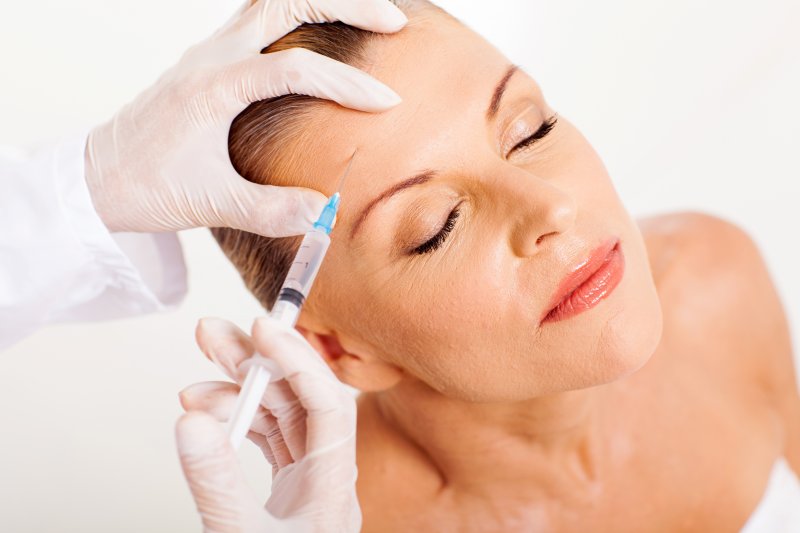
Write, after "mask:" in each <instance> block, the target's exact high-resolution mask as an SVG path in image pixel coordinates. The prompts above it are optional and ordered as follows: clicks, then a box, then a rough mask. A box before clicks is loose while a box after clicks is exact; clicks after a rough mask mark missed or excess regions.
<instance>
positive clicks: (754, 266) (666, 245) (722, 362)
mask: <svg viewBox="0 0 800 533" xmlns="http://www.w3.org/2000/svg"><path fill="white" fill-rule="evenodd" d="M639 227H640V229H641V231H642V234H643V236H644V240H645V243H646V246H647V249H648V253H649V254H650V262H651V266H652V269H653V276H654V279H655V280H656V285H657V287H658V292H659V296H660V297H661V300H662V307H663V308H664V317H665V335H666V334H669V335H670V340H671V341H672V342H673V343H674V345H675V346H680V348H681V349H682V350H684V351H685V353H686V355H687V357H689V358H691V363H692V364H703V363H707V364H708V367H709V370H710V371H712V372H713V373H714V374H713V375H718V376H720V377H722V378H723V379H728V380H731V381H733V382H737V383H741V384H745V385H746V386H747V387H748V388H749V390H754V391H756V392H757V394H758V395H759V397H762V398H765V399H766V401H767V402H768V405H769V406H770V407H772V408H773V409H774V411H775V412H776V413H777V414H779V416H780V418H782V419H783V421H784V424H783V425H784V427H785V429H787V430H788V431H789V432H790V433H792V432H794V433H796V434H797V436H796V437H795V439H797V440H799V441H800V416H798V415H800V399H798V392H797V384H796V380H795V369H794V362H793V352H792V346H791V337H790V333H789V325H788V321H787V319H786V314H785V312H784V309H783V305H782V302H781V298H780V296H779V294H778V291H777V290H776V287H775V285H774V283H773V280H772V276H771V275H770V272H769V268H768V266H767V264H766V262H765V261H764V258H763V256H762V254H761V251H760V250H759V247H758V245H757V244H756V242H755V240H754V239H753V237H752V236H751V235H750V234H749V233H748V232H747V231H746V230H744V229H743V228H741V227H740V226H738V225H736V224H734V223H733V222H731V221H728V220H725V219H723V218H719V217H716V216H713V215H709V214H705V213H699V212H678V213H669V214H664V215H658V216H653V217H648V218H645V219H642V220H640V221H639ZM667 328H669V330H670V332H669V333H667ZM668 342H669V340H668ZM794 418H797V420H796V422H792V420H793V419H794ZM792 428H793V429H792ZM799 444H800V443H799ZM794 446H795V447H797V445H794ZM798 453H800V449H798V450H794V451H793V452H792V453H790V454H789V455H792V454H794V455H797V454H798ZM796 461H800V457H797V458H796Z"/></svg>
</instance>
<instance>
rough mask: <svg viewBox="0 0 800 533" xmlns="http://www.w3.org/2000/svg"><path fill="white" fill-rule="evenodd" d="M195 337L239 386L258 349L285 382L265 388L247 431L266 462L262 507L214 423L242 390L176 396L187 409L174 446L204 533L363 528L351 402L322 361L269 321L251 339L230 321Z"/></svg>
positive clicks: (211, 324) (222, 387) (229, 386)
mask: <svg viewBox="0 0 800 533" xmlns="http://www.w3.org/2000/svg"><path fill="white" fill-rule="evenodd" d="M197 340H198V344H199V345H200V347H201V348H202V349H203V351H204V353H205V354H206V355H207V356H208V357H209V358H210V359H211V360H212V361H214V362H215V363H216V364H217V365H219V366H220V367H221V368H222V369H224V370H225V372H226V373H227V374H228V375H229V376H231V377H236V378H237V379H238V380H239V381H242V380H243V379H244V376H243V375H240V374H239V372H238V367H239V365H240V364H241V363H242V362H243V361H245V360H246V359H248V358H249V357H250V356H252V355H253V353H255V351H258V353H259V354H261V355H262V356H264V357H266V358H268V359H271V360H272V361H274V362H275V363H276V364H277V366H278V367H279V368H280V369H281V371H282V372H283V373H284V376H285V377H284V378H283V379H281V380H280V381H277V382H274V383H271V384H270V385H269V387H268V389H267V392H266V393H265V395H264V398H263V400H262V407H261V408H259V413H258V415H257V416H256V419H255V420H254V422H253V425H252V427H251V431H250V433H249V435H248V438H249V439H250V440H252V441H253V442H255V443H256V444H257V445H258V446H260V447H261V449H262V451H263V452H264V455H265V457H266V458H267V459H268V460H269V462H270V463H271V464H272V468H273V482H272V495H271V496H270V498H269V500H268V501H267V503H266V507H264V506H262V505H260V504H259V503H258V502H257V501H256V499H255V496H254V495H253V494H252V492H251V491H250V490H249V488H248V487H247V485H246V483H245V481H244V479H243V476H242V472H241V469H240V467H239V464H238V462H237V459H236V455H235V452H234V451H233V448H232V447H231V445H230V443H229V442H228V437H227V434H226V433H225V430H224V428H223V426H222V425H221V424H220V422H223V421H226V420H227V419H228V417H229V415H230V414H231V413H232V411H233V407H234V404H235V402H236V397H237V395H238V392H239V387H238V385H236V384H233V383H226V382H211V383H200V384H196V385H192V386H190V387H188V388H187V389H185V390H184V391H183V392H181V403H182V404H183V406H184V408H186V409H187V410H188V411H189V412H188V413H187V414H185V415H184V416H183V417H182V418H181V419H180V420H179V421H178V425H177V440H178V450H179V453H180V456H181V463H182V465H183V469H184V473H185V474H186V478H187V480H188V481H189V486H190V488H191V491H192V494H193V496H194V499H195V502H196V503H197V507H198V510H199V511H200V514H201V515H202V518H203V525H204V527H205V531H206V533H211V532H214V533H217V532H236V533H256V532H259V533H261V532H264V533H284V532H286V533H288V532H292V533H295V532H301V531H309V532H314V533H317V532H319V533H323V532H324V533H334V532H336V533H350V532H357V531H359V530H360V529H361V510H360V507H359V505H358V499H357V497H356V490H355V481H356V476H357V470H356V462H355V459H356V458H355V453H356V448H355V435H356V403H355V398H354V397H353V395H352V394H351V393H350V392H349V391H348V390H347V388H346V387H345V386H344V385H343V384H342V383H341V382H339V381H338V379H337V378H336V376H335V375H334V374H333V372H331V370H330V369H329V368H328V366H327V365H326V364H325V363H324V361H323V360H322V358H321V357H320V356H319V355H318V354H317V353H316V352H315V351H314V349H313V348H311V346H310V345H309V344H308V343H307V342H306V341H305V339H303V338H302V337H301V336H300V334H299V333H297V332H296V331H294V330H290V329H288V328H286V327H284V326H282V325H281V324H279V323H277V322H276V321H274V320H272V319H270V318H262V319H259V320H257V321H256V323H255V324H254V326H253V339H252V341H251V339H250V337H248V336H247V335H246V334H245V333H244V332H243V331H241V330H240V329H238V328H237V327H236V326H234V325H233V324H231V323H230V322H226V321H224V320H218V319H205V320H203V321H201V322H200V324H199V325H198V328H197Z"/></svg>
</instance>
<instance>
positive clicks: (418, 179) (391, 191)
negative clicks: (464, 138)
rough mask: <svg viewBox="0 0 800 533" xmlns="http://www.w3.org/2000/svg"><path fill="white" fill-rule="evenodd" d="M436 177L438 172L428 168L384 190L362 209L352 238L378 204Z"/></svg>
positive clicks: (351, 235)
mask: <svg viewBox="0 0 800 533" xmlns="http://www.w3.org/2000/svg"><path fill="white" fill-rule="evenodd" d="M435 177H436V172H434V171H432V170H426V171H425V172H421V173H420V174H417V175H416V176H414V177H413V178H409V179H407V180H403V181H401V182H400V183H398V184H396V185H394V186H392V187H390V188H388V189H386V190H385V191H383V192H382V193H381V194H380V195H379V196H378V197H377V198H375V199H374V200H372V201H371V202H370V203H368V204H367V207H365V208H364V210H363V211H361V214H360V215H359V216H358V219H357V220H356V222H355V224H353V229H351V230H350V238H351V239H352V238H353V236H354V235H355V234H356V232H358V228H359V227H361V224H362V223H363V222H364V220H365V219H366V218H367V216H368V215H369V214H370V212H371V211H372V210H373V209H374V208H375V206H376V205H378V204H379V203H381V202H382V201H384V200H386V199H388V198H389V197H390V196H394V195H395V194H397V193H399V192H400V191H404V190H406V189H410V188H411V187H415V186H417V185H424V184H425V183H428V182H429V181H431V180H432V179H433V178H435Z"/></svg>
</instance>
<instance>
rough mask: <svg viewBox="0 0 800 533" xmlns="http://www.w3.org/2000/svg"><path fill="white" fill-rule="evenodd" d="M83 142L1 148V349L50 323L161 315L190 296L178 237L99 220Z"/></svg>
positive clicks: (78, 138) (80, 139) (77, 139)
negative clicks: (132, 231)
mask: <svg viewBox="0 0 800 533" xmlns="http://www.w3.org/2000/svg"><path fill="white" fill-rule="evenodd" d="M85 143H86V136H85V135H79V136H76V137H74V138H72V139H69V140H67V141H65V142H62V143H61V144H59V145H57V146H55V147H50V148H48V149H47V150H42V151H40V152H38V153H36V154H34V155H32V156H29V155H24V154H19V153H17V154H12V152H11V150H4V151H0V191H2V194H0V227H2V228H3V231H2V232H0V350H2V349H4V348H6V347H8V346H10V345H11V344H13V343H14V342H16V341H18V340H20V339H22V338H23V337H25V336H26V335H28V334H30V333H32V332H33V331H35V330H36V329H37V328H39V327H41V326H43V325H46V324H50V323H54V322H62V321H69V320H100V319H109V318H119V317H123V316H129V315H134V314H140V313H144V312H152V311H158V310H162V309H165V308H166V307H168V306H170V305H173V304H176V303H178V302H179V301H180V300H181V299H182V297H183V295H184V294H185V292H186V272H185V268H184V264H183V256H182V254H181V250H180V245H179V242H178V239H177V237H176V236H175V235H174V234H141V235H137V236H128V235H126V236H120V237H118V238H115V237H112V235H111V233H110V232H109V231H108V229H107V228H106V226H105V224H104V223H103V222H102V220H100V218H99V217H98V215H97V213H96V211H95V209H94V207H93V204H92V200H91V197H90V196H89V191H88V189H87V186H86V180H85V178H84V151H85ZM122 240H124V241H125V242H124V243H122ZM121 243H122V245H121ZM145 267H146V268H145Z"/></svg>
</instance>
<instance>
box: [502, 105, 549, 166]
mask: <svg viewBox="0 0 800 533" xmlns="http://www.w3.org/2000/svg"><path fill="white" fill-rule="evenodd" d="M556 122H558V117H557V116H556V115H553V116H552V117H550V118H548V119H547V120H545V121H544V122H542V125H541V126H539V129H538V130H536V131H535V132H533V134H532V135H530V136H529V137H526V138H524V139H522V140H521V141H520V142H519V143H517V144H516V145H515V146H514V148H512V149H511V150H509V151H508V154H507V155H506V157H508V156H510V155H512V154H513V153H515V152H519V151H522V150H525V149H526V148H530V147H531V146H533V145H534V144H536V142H537V141H539V140H541V139H543V138H545V137H546V136H547V134H548V133H550V132H551V131H553V128H554V127H555V125H556Z"/></svg>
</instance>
